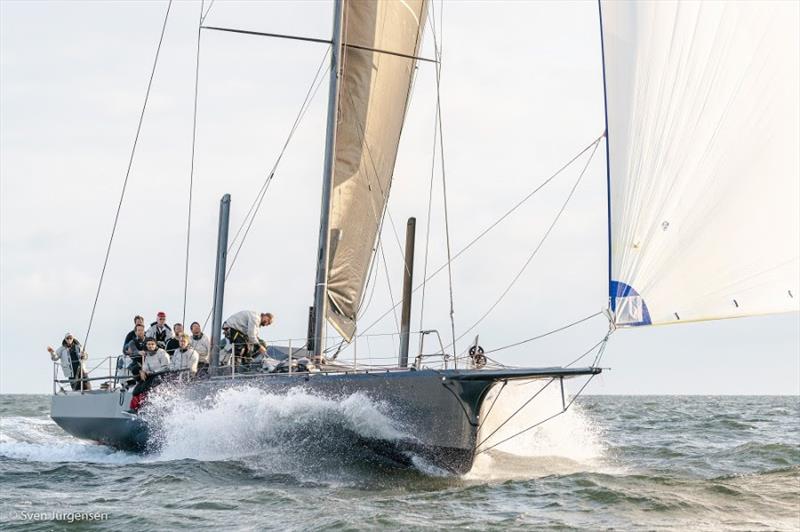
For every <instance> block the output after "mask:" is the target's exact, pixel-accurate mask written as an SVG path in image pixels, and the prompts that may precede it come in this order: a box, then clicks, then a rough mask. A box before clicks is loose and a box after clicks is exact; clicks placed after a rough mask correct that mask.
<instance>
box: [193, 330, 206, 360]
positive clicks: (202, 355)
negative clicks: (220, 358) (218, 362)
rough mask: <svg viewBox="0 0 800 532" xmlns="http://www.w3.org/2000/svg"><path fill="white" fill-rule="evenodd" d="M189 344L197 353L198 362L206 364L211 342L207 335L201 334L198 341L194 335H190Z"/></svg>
mask: <svg viewBox="0 0 800 532" xmlns="http://www.w3.org/2000/svg"><path fill="white" fill-rule="evenodd" d="M201 334H202V333H201ZM190 343H191V346H192V349H194V350H195V351H197V356H198V357H199V359H198V360H199V361H200V362H203V363H204V364H208V362H209V355H210V354H211V340H210V339H209V338H208V335H207V334H202V335H201V336H200V338H199V339H195V337H194V335H192V339H191V340H190Z"/></svg>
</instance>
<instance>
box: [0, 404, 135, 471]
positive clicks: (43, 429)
mask: <svg viewBox="0 0 800 532" xmlns="http://www.w3.org/2000/svg"><path fill="white" fill-rule="evenodd" d="M0 456H2V457H4V458H10V459H12V460H24V461H29V462H55V463H58V462H90V463H108V464H129V463H135V462H140V461H142V460H143V457H141V456H138V455H135V454H130V453H126V452H123V451H117V450H115V449H112V448H111V447H107V446H105V445H97V444H93V443H90V442H84V441H81V440H78V439H76V438H73V437H72V436H69V435H68V434H66V433H64V431H62V430H61V428H59V427H58V426H57V425H56V424H55V423H54V422H53V421H52V420H50V419H47V418H35V417H17V416H15V417H4V418H2V420H0Z"/></svg>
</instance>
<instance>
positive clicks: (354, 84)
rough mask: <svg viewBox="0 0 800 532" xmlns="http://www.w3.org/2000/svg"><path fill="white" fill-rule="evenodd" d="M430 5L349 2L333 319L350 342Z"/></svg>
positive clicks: (333, 237)
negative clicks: (427, 6)
mask: <svg viewBox="0 0 800 532" xmlns="http://www.w3.org/2000/svg"><path fill="white" fill-rule="evenodd" d="M425 12H426V0H381V1H375V0H346V2H345V7H344V20H343V30H342V34H343V35H342V41H343V45H344V54H343V56H344V60H343V64H342V70H341V78H340V80H341V81H340V88H339V115H338V116H339V117H338V123H337V130H336V145H335V169H334V178H333V192H332V195H331V211H330V212H331V214H330V216H331V218H330V227H331V230H330V252H329V256H330V261H329V263H330V266H329V269H328V279H327V287H328V294H327V295H328V305H327V307H328V313H327V318H328V320H329V321H330V322H331V324H333V325H334V327H336V329H337V330H338V331H339V332H340V334H342V336H343V337H344V338H346V339H347V340H350V339H351V338H352V335H353V332H354V331H355V318H356V313H357V312H358V308H359V304H360V302H361V298H362V294H363V290H364V285H365V283H366V278H367V275H368V271H369V266H370V263H371V261H372V256H373V248H374V246H375V242H376V238H377V236H378V231H379V228H380V225H381V221H382V220H383V214H384V211H385V208H386V202H387V200H388V197H389V189H390V188H391V184H392V174H393V173H394V165H395V159H396V157H397V146H398V144H399V142H400V132H401V130H402V128H403V120H404V118H405V112H406V106H407V103H408V98H409V94H410V90H411V82H412V79H413V75H414V68H415V64H416V61H415V60H414V59H413V58H414V57H416V56H417V53H418V51H419V47H420V41H421V38H422V30H423V27H424V22H425Z"/></svg>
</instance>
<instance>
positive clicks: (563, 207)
mask: <svg viewBox="0 0 800 532" xmlns="http://www.w3.org/2000/svg"><path fill="white" fill-rule="evenodd" d="M599 145H600V142H599V141H598V142H596V143H595V145H594V149H593V150H592V152H591V153H590V154H589V158H588V159H587V160H586V164H584V165H583V169H582V170H581V171H580V173H579V174H578V179H576V180H575V184H574V185H572V189H571V190H570V191H569V194H568V195H567V198H566V199H565V200H564V203H562V205H561V208H560V209H559V210H558V213H556V216H555V218H553V221H552V223H551V224H550V226H549V227H548V228H547V231H545V233H544V235H543V236H542V238H541V239H540V240H539V243H538V244H537V245H536V247H535V248H534V249H533V251H532V252H531V254H530V255H528V258H527V259H526V260H525V263H524V264H523V265H522V268H520V270H519V271H518V272H517V274H516V275H515V276H514V278H513V279H511V282H510V283H509V284H508V286H507V287H506V288H505V290H503V292H501V294H500V296H499V297H498V298H497V299H496V300H495V301H494V303H492V305H491V306H490V307H489V309H488V310H486V312H484V313H483V315H481V317H480V318H478V320H477V321H476V322H475V323H473V324H472V325H470V326H469V327H468V328H467V329H466V330H465V331H464V332H462V333H461V335H460V336H459V337H458V338H456V340H460V339H461V338H463V337H464V336H466V335H467V334H469V332H470V331H472V330H473V329H475V327H477V326H478V325H479V324H480V323H481V322H482V321H483V320H484V319H486V317H487V316H488V315H489V314H491V312H492V311H493V310H494V309H495V308H496V307H497V305H499V304H500V302H501V301H502V300H503V299H504V298H505V297H506V295H508V293H509V292H510V291H511V288H512V287H513V286H514V284H515V283H516V282H517V281H518V280H519V279H520V277H522V274H523V273H524V272H525V270H526V269H527V268H528V266H529V265H530V264H531V262H532V261H533V258H534V257H535V256H536V254H537V253H538V252H539V250H540V249H542V246H543V245H544V243H545V241H546V240H547V237H549V236H550V233H551V232H552V231H553V228H554V227H555V226H556V223H558V220H559V219H560V218H561V215H562V214H564V211H565V210H566V208H567V205H568V204H569V202H570V200H571V199H572V196H573V195H574V194H575V190H577V188H578V185H579V184H580V182H581V180H582V179H583V176H584V175H585V174H586V170H587V169H588V168H589V164H590V163H591V162H592V159H593V158H594V154H595V153H596V152H597V147H598V146H599ZM451 345H453V352H455V344H454V343H453V344H451ZM447 347H450V346H447ZM447 347H446V348H447ZM446 348H445V349H446Z"/></svg>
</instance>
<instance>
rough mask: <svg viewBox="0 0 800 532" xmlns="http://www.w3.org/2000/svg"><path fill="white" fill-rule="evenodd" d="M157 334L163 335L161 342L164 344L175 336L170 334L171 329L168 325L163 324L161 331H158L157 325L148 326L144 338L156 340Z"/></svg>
mask: <svg viewBox="0 0 800 532" xmlns="http://www.w3.org/2000/svg"><path fill="white" fill-rule="evenodd" d="M159 332H161V334H163V335H164V340H163V341H164V342H166V341H167V340H169V339H170V338H173V337H174V336H175V334H174V333H173V332H172V328H171V327H170V326H169V325H167V324H164V327H162V328H161V330H160V331H159V329H158V323H154V324H153V325H151V326H150V328H149V329H147V331H145V333H144V337H145V338H156V339H157V336H158V333H159Z"/></svg>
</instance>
